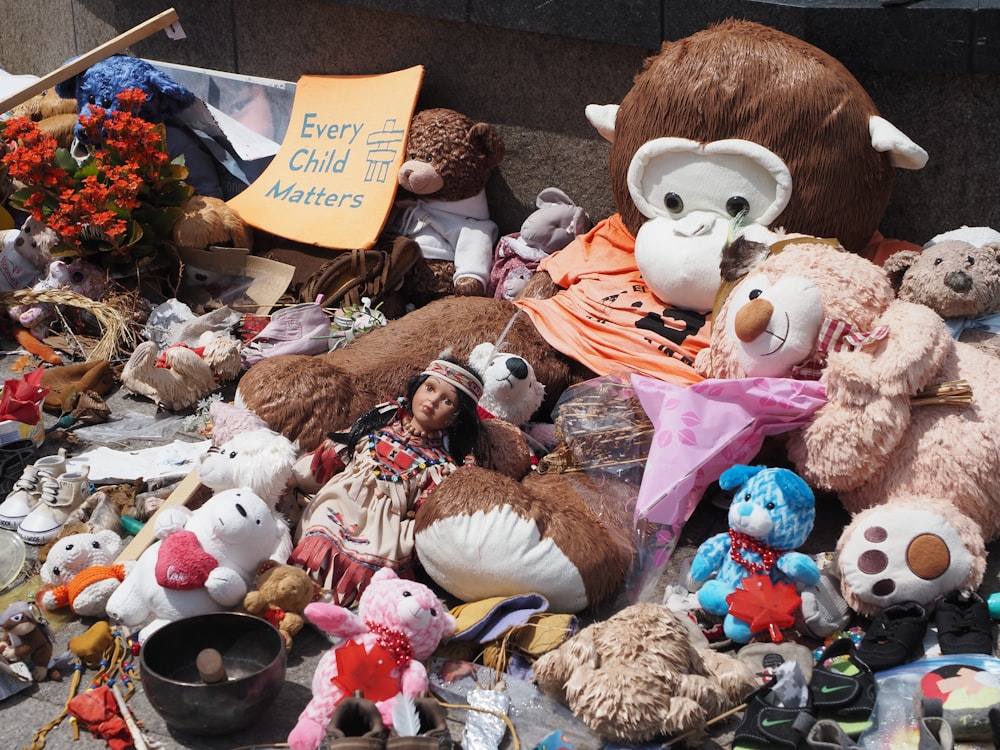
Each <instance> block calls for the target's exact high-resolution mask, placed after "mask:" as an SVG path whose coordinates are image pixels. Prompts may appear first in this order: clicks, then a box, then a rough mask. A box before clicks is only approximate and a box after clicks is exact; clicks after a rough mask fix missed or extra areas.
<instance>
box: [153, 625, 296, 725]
mask: <svg viewBox="0 0 1000 750" xmlns="http://www.w3.org/2000/svg"><path fill="white" fill-rule="evenodd" d="M205 649H215V650H216V651H218V652H219V654H221V655H222V661H223V665H224V667H225V671H226V675H227V678H226V679H224V680H222V681H220V682H214V683H206V682H205V681H203V680H202V679H201V676H200V674H199V672H198V668H197V663H196V662H197V658H198V654H200V653H202V652H203V651H204V650H205ZM285 659H286V656H285V644H284V642H283V641H282V638H281V634H280V633H279V632H278V631H277V629H276V628H275V627H274V626H273V625H271V624H270V623H269V622H267V621H266V620H263V619H261V618H259V617H254V616H253V615H248V614H245V613H241V612H216V613H213V614H208V615H197V616H195V617H186V618H184V619H181V620H175V621H174V622H171V623H168V624H167V625H164V626H163V627H162V628H160V629H159V630H156V631H154V632H153V634H152V635H151V636H149V638H147V639H146V641H145V643H144V644H143V646H142V651H141V652H140V657H139V675H140V677H141V678H142V685H143V690H144V691H145V693H146V697H147V698H148V699H149V702H150V704H152V706H153V708H155V709H156V711H157V713H159V714H160V716H162V717H163V720H164V721H166V723H167V724H168V725H169V726H170V727H172V728H174V729H179V730H181V731H184V732H189V733H191V734H199V735H218V734H228V733H230V732H235V731H237V730H239V729H243V728H244V727H246V726H247V725H249V724H251V723H253V722H254V721H256V720H257V719H259V718H260V717H261V714H262V713H264V711H263V709H264V708H265V707H267V706H268V705H269V704H270V703H271V702H272V701H273V700H274V699H275V698H276V697H277V696H278V691H279V690H280V689H281V686H282V684H283V683H284V681H285Z"/></svg>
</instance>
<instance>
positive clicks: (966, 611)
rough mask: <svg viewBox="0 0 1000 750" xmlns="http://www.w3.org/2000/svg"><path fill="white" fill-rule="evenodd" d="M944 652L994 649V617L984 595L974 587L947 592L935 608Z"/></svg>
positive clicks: (935, 617) (976, 651)
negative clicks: (991, 616)
mask: <svg viewBox="0 0 1000 750" xmlns="http://www.w3.org/2000/svg"><path fill="white" fill-rule="evenodd" d="M934 620H935V623H936V624H937V634H938V645H939V646H940V647H941V653H942V654H991V655H992V653H993V620H992V619H991V618H990V611H989V608H988V607H987V606H986V602H985V601H983V598H982V597H981V596H979V594H977V593H975V592H974V591H952V592H950V593H948V594H945V595H944V596H943V597H942V598H941V601H939V602H938V604H937V609H936V610H935V612H934Z"/></svg>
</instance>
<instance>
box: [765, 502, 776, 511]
mask: <svg viewBox="0 0 1000 750" xmlns="http://www.w3.org/2000/svg"><path fill="white" fill-rule="evenodd" d="M764 507H765V508H767V509H768V510H774V503H768V504H767V505H765V506H764Z"/></svg>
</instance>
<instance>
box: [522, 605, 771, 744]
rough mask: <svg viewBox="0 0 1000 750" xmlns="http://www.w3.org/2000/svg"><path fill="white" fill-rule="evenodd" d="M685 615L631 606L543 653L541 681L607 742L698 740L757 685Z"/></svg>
mask: <svg viewBox="0 0 1000 750" xmlns="http://www.w3.org/2000/svg"><path fill="white" fill-rule="evenodd" d="M683 617H684V616H683V615H677V614H675V613H674V612H672V611H671V610H670V609H668V608H667V607H665V606H663V605H661V604H653V603H642V604H633V605H630V606H628V607H625V608H624V609H623V610H621V611H620V612H617V613H616V614H614V615H612V616H611V617H609V618H608V619H607V620H604V621H600V622H596V623H594V624H592V625H589V626H587V627H586V628H584V629H583V630H581V631H580V632H579V633H577V634H576V635H574V636H573V637H571V638H569V639H568V640H567V641H565V642H564V643H563V644H562V645H560V646H558V647H557V648H556V649H554V650H552V651H549V652H548V653H545V654H543V655H542V656H541V657H540V658H539V659H538V660H537V661H536V662H535V665H534V672H535V676H534V679H535V682H536V683H537V684H538V687H539V689H540V690H541V691H542V692H544V693H545V694H546V695H549V696H551V697H553V698H555V699H556V700H558V701H560V702H561V703H563V704H565V705H566V706H568V707H569V709H570V710H571V711H572V712H573V714H574V715H576V716H577V717H579V718H580V719H581V720H582V721H583V722H584V723H585V724H586V725H587V726H588V727H590V728H591V729H592V730H593V731H594V732H596V733H597V734H598V735H599V736H600V737H602V738H603V739H605V740H607V741H609V742H613V743H625V744H629V745H640V744H644V743H647V742H652V741H654V740H659V739H663V738H669V737H675V736H678V735H680V734H686V733H688V732H694V733H695V734H697V733H699V732H700V731H703V730H704V728H705V724H706V722H707V721H708V720H709V719H712V718H714V717H715V716H718V715H719V714H722V713H723V712H725V711H728V710H729V709H730V708H732V707H734V706H736V705H738V704H739V703H740V702H741V701H742V700H743V699H744V698H745V697H746V696H748V695H749V694H750V693H752V692H753V691H754V690H755V689H756V688H757V687H759V682H758V681H757V678H756V676H755V675H754V674H753V672H752V670H751V669H750V667H749V666H747V665H746V664H745V663H743V662H742V661H740V660H739V659H737V658H736V657H734V656H731V655H729V654H726V653H724V652H721V651H714V650H712V649H709V648H707V646H708V642H707V641H706V640H705V638H704V636H702V635H701V633H699V632H696V631H695V630H694V629H693V628H692V626H690V625H687V624H685V622H684V620H683V619H682V618H683Z"/></svg>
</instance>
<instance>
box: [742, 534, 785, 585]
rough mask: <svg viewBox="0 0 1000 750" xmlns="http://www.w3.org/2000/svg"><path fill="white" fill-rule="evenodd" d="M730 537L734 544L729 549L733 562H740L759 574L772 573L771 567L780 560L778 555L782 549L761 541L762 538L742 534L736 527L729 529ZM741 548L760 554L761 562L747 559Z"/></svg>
mask: <svg viewBox="0 0 1000 750" xmlns="http://www.w3.org/2000/svg"><path fill="white" fill-rule="evenodd" d="M729 539H730V540H731V541H732V546H731V547H730V549H729V556H730V557H731V558H732V559H733V562H736V563H739V564H740V565H742V566H743V567H744V568H746V569H747V570H749V571H752V572H753V573H756V574H757V575H760V574H761V573H770V572H771V568H773V567H774V564H775V563H776V562H777V561H778V556H779V555H780V554H781V550H778V549H775V548H774V547H772V546H771V545H769V544H765V543H764V542H762V541H760V539H754V538H753V537H752V536H750V535H749V534H742V533H740V532H739V531H735V530H734V529H730V530H729ZM740 550H747V551H748V552H755V553H756V554H758V555H760V559H761V562H759V563H758V562H754V561H753V560H747V559H746V558H745V557H743V555H742V554H741V552H740Z"/></svg>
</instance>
